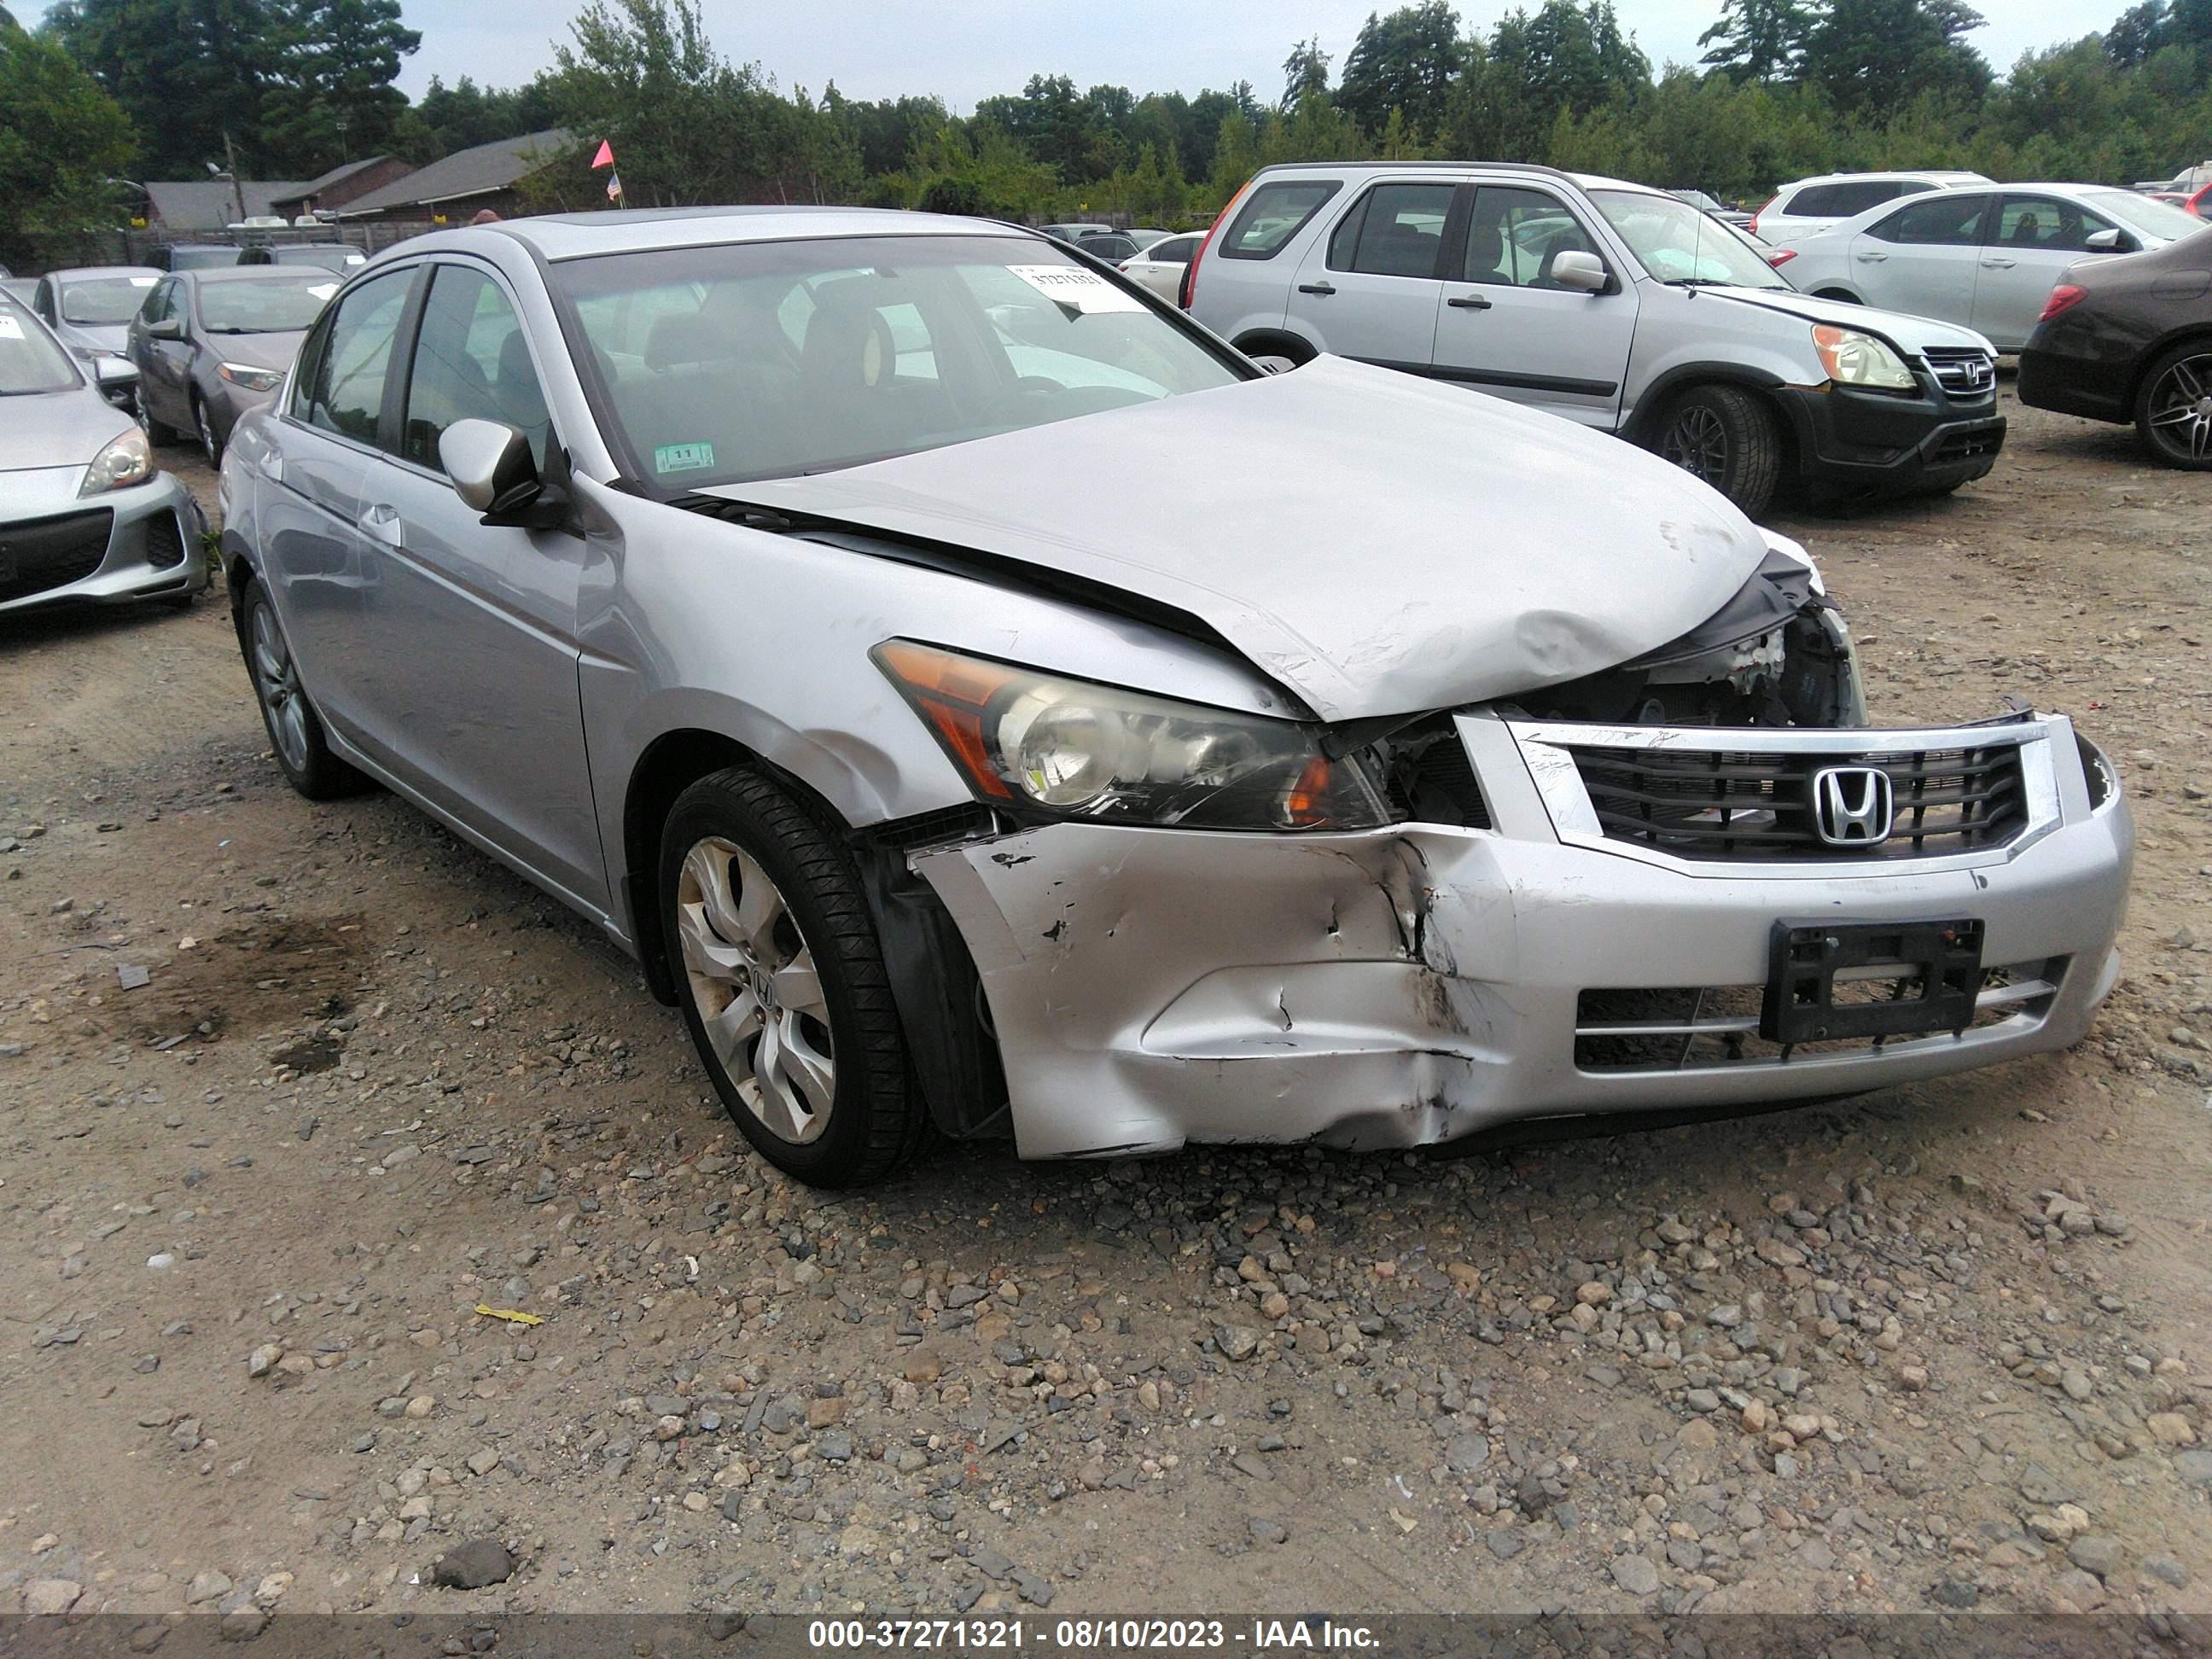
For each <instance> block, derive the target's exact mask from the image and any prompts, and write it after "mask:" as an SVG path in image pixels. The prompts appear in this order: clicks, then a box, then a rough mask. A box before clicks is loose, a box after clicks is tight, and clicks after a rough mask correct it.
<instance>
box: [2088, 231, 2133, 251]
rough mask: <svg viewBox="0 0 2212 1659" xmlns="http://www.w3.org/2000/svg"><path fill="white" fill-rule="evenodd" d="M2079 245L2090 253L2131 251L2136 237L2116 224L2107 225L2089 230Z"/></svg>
mask: <svg viewBox="0 0 2212 1659" xmlns="http://www.w3.org/2000/svg"><path fill="white" fill-rule="evenodd" d="M2081 246H2083V247H2086V248H2087V249H2088V250H2089V252H2092V253H2132V252H2135V249H2136V239H2135V238H2134V237H2132V236H2130V235H2129V234H2127V232H2125V231H2124V230H2122V229H2120V228H2118V226H2115V225H2108V226H2106V228H2104V229H2102V230H2093V231H2091V232H2090V233H2089V234H2088V235H2087V237H2085V238H2084V239H2083V240H2082V243H2081Z"/></svg>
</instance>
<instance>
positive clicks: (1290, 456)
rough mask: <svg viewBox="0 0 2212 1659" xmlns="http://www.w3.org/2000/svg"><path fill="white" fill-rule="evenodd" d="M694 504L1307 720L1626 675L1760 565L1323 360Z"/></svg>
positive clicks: (1601, 440) (1473, 414)
mask: <svg viewBox="0 0 2212 1659" xmlns="http://www.w3.org/2000/svg"><path fill="white" fill-rule="evenodd" d="M711 493H713V494H715V495H723V496H726V497H727V498H729V499H731V500H734V501H746V502H753V503H757V504H759V505H762V506H765V507H772V508H778V509H781V510H783V511H785V512H790V513H804V514H811V515H815V516H818V517H821V518H824V519H829V520H837V521H842V522H843V523H846V524H849V525H855V526H863V527H866V528H869V529H872V530H877V531H880V532H888V533H890V534H892V535H898V536H907V537H915V538H927V539H928V540H931V541H933V542H937V543H940V544H953V545H955V546H958V547H963V548H969V549H972V550H975V551H977V552H980V553H983V554H986V555H990V556H996V557H999V558H1002V559H1007V560H1012V561H1017V562H1021V563H1024V564H1027V565H1030V566H1034V567H1039V568H1044V569H1048V570H1052V571H1058V572H1063V573H1066V574H1069V575H1072V576H1074V577H1077V578H1079V579H1082V580H1085V581H1087V582H1091V583H1097V584H1103V585H1106V586H1111V587H1113V588H1115V589H1118V590H1120V591H1122V592H1129V593H1133V594H1138V595H1141V596H1144V597H1145V598H1146V599H1150V600H1152V602H1154V603H1155V604H1160V605H1169V606H1172V607H1174V608H1176V609H1177V610H1179V611H1183V612H1185V613H1187V614H1188V615H1190V616H1193V617H1197V618H1198V619H1199V620H1200V621H1201V622H1203V623H1206V624H1207V625H1208V626H1209V627H1210V628H1211V629H1212V630H1213V631H1214V632H1215V633H1217V634H1218V635H1220V636H1221V637H1222V638H1224V639H1225V640H1226V641H1229V643H1230V644H1231V645H1232V646H1234V647H1236V648H1237V650H1238V651H1239V652H1241V653H1243V654H1244V656H1246V657H1247V658H1248V659H1249V660H1250V661H1251V662H1252V664H1253V665H1255V666H1256V667H1257V668H1259V669H1260V670H1261V671H1262V672H1264V673H1266V674H1267V675H1268V676H1269V677H1270V678H1273V679H1274V680H1275V681H1277V682H1278V683H1279V684H1283V685H1285V686H1287V687H1288V688H1290V689H1291V690H1292V691H1294V692H1296V693H1297V695H1298V696H1300V697H1302V698H1303V699H1304V702H1306V704H1307V706H1308V707H1309V708H1311V709H1312V710H1313V711H1314V713H1315V714H1317V715H1319V716H1320V717H1321V718H1322V719H1324V720H1354V719H1360V718H1364V717H1366V716H1370V715H1378V714H1410V713H1415V712H1419V711H1424V710H1427V709H1431V708H1452V707H1456V706H1459V705H1462V704H1466V703H1474V702H1485V701H1487V700H1489V699H1491V698H1494V697H1501V696H1510V695H1512V694H1515V693H1518V692H1525V691H1530V690H1535V689H1537V688H1538V687H1541V686H1545V685H1552V684H1559V683H1560V682H1562V681H1565V680H1571V679H1577V678H1581V677H1582V676H1583V675H1585V674H1590V673H1595V672H1596V671H1599V670H1601V669H1605V668H1609V667H1612V666H1613V665H1616V664H1619V663H1622V662H1626V661H1628V660H1629V659H1632V658H1634V657H1637V656H1640V655H1641V654H1643V653H1645V652H1647V651H1650V650H1651V649H1652V648H1654V647H1657V646H1660V645H1662V644H1664V643H1666V642H1667V641H1669V640H1672V639H1674V638H1675V637H1676V636H1678V635H1681V634H1683V633H1686V632H1687V631H1688V630H1689V629H1692V628H1693V627H1695V626H1696V625H1697V624H1698V623H1701V622H1703V621H1705V619H1706V618H1707V617H1710V616H1711V615H1712V614H1713V613H1714V612H1715V611H1717V610H1719V609H1720V608H1721V606H1722V605H1724V604H1726V603H1727V602H1728V601H1729V599H1731V598H1733V597H1734V596H1735V593H1736V592H1737V590H1738V589H1740V588H1741V587H1742V586H1743V585H1744V583H1745V582H1746V581H1747V580H1750V579H1751V576H1752V574H1753V572H1754V571H1756V570H1757V569H1758V568H1759V564H1760V562H1761V561H1763V560H1764V559H1765V556H1766V554H1767V542H1766V539H1765V537H1764V536H1762V534H1761V533H1760V532H1759V530H1758V529H1757V528H1756V527H1755V526H1753V524H1752V523H1751V521H1750V520H1747V519H1746V518H1745V517H1744V516H1743V515H1742V514H1741V513H1738V512H1737V511H1736V510H1735V507H1731V506H1730V505H1729V503H1728V501H1725V500H1724V499H1723V497H1722V496H1721V495H1718V494H1717V492H1715V491H1714V490H1712V489H1709V488H1707V487H1706V486H1705V484H1703V483H1699V482H1698V481H1697V480H1696V479H1695V478H1693V477H1691V476H1690V475H1689V474H1688V473H1686V472H1684V471H1681V470H1680V469H1679V468H1677V467H1674V466H1673V465H1668V463H1666V462H1664V461H1662V460H1660V459H1657V458H1656V457H1655V456H1652V455H1650V454H1647V453H1644V451H1642V450H1639V449H1636V448H1634V447H1631V446H1629V445H1627V444H1625V443H1622V442H1621V441H1619V440H1618V439H1615V438H1611V437H1607V436H1604V435H1601V434H1598V433H1595V432H1593V431H1589V430H1588V429H1586V428H1582V427H1579V426H1577V425H1575V424H1573V423H1572V422H1567V421H1563V420H1559V419H1557V418H1555V417H1553V416H1548V415H1543V414H1540V413H1536V412H1534V411H1531V410H1526V409H1522V408H1520V407H1518V406H1516V405H1514V404H1508V403H1504V402H1501V401H1499V400H1498V399H1496V398H1488V397H1484V396H1481V395H1480V394H1478V393H1475V392H1468V391H1466V390H1463V389H1462V388H1459V387H1455V386H1443V385H1440V384H1437V383H1435V382H1431V381H1425V380H1416V379H1414V378H1413V377H1412V376H1410V375H1407V374H1400V373H1398V372H1396V371H1395V370H1392V369H1383V368H1370V367H1368V366H1366V365H1364V364H1359V363H1354V362H1347V361H1346V360H1345V359H1342V358H1338V357H1321V358H1317V359H1316V360H1315V361H1314V362H1311V363H1310V364H1308V365H1307V366H1306V367H1304V368H1301V369H1298V370H1297V371H1296V372H1295V373H1291V374H1279V375H1274V376H1271V377H1269V378H1267V379H1265V380H1255V381H1250V382H1247V383H1243V384H1240V385H1237V386H1225V387H1222V388H1218V389H1217V390H1214V391H1210V392H1193V393H1191V394H1189V395H1188V396H1185V397H1180V398H1162V399H1160V400H1159V401H1158V402H1156V403H1151V404H1143V405H1141V406H1139V407H1136V408H1131V409H1122V410H1112V411H1109V412H1108V413H1105V414H1102V415H1094V416H1084V417H1080V418H1078V419H1074V420H1069V421H1062V422H1055V423H1053V424H1051V425H1047V426H1040V427H1031V428H1025V429H1024V430H1021V431H1018V432H1009V433H1004V434H1000V435H995V436H993V437H988V438H982V439H978V440H975V441H972V442H968V443H959V444H951V445H948V446H945V447H943V448H939V449H931V450H925V451H922V452H921V453H917V454H912V455H903V456H898V457H896V458H893V459H889V460H883V461H875V462H871V463H869V464H867V465H861V466H854V467H848V468H845V469H843V470H841V471H834V472H824V473H818V474H816V475H814V476H812V477H794V478H779V479H772V480H761V481H756V482H751V483H739V484H733V485H730V486H728V487H726V488H723V489H715V490H714V491H712V492H711ZM1133 524H1142V525H1162V524H1166V525H1172V526H1174V529H1173V530H1172V531H1171V532H1168V533H1166V534H1158V533H1155V534H1150V535H1146V536H1141V537H1139V536H1137V535H1134V534H1131V533H1129V532H1127V530H1126V529H1125V528H1124V526H1129V525H1133ZM1042 666H1044V667H1048V668H1049V667H1051V666H1053V665H1052V664H1049V663H1047V664H1043V665H1042Z"/></svg>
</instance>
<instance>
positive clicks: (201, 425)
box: [192, 398, 222, 471]
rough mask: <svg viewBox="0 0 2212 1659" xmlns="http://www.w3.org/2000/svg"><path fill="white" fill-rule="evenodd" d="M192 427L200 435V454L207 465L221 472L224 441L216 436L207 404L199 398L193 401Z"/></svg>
mask: <svg viewBox="0 0 2212 1659" xmlns="http://www.w3.org/2000/svg"><path fill="white" fill-rule="evenodd" d="M192 426H193V428H195V429H196V430H197V432H198V434H199V440H200V453H201V454H203V455H204V456H206V457H207V464H208V465H210V467H213V468H215V469H216V471H221V470H222V439H220V438H218V437H216V435H215V422H213V421H212V420H210V418H209V416H208V410H207V404H206V402H205V401H204V399H202V398H193V399H192Z"/></svg>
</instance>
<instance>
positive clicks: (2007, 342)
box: [1772, 184, 2205, 352]
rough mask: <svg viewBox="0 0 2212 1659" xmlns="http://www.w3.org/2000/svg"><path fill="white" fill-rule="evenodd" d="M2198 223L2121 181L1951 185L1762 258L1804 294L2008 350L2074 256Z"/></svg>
mask: <svg viewBox="0 0 2212 1659" xmlns="http://www.w3.org/2000/svg"><path fill="white" fill-rule="evenodd" d="M2203 228H2205V227H2204V224H2203V221H2201V220H2198V219H2194V218H2191V216H2189V215H2188V214H2185V213H2184V212H2182V211H2180V210H2179V209H2177V208H2174V207H2172V206H2169V205H2168V204H2166V203H2164V202H2154V201H2152V200H2150V199H2149V198H2148V197H2144V196H2140V195H2137V194H2136V193H2135V192H2134V191H2125V190H2117V189H2112V188H2108V187H2104V186H2098V185H2063V184H2049V185H2037V184H2024V185H2005V186H2004V187H2003V188H2002V189H1998V188H1996V187H1995V186H1991V187H1990V188H1988V189H1971V188H1956V189H1948V190H1942V191H1931V192H1929V193H1928V194H1925V195H1917V196H1914V197H1911V199H1909V200H1907V201H1905V202H1904V203H1901V204H1897V203H1892V204H1885V205H1883V206H1880V207H1876V208H1874V209H1871V210H1869V211H1867V212H1865V213H1862V214H1860V215H1858V216H1857V217H1855V218H1852V219H1848V220H1845V221H1844V222H1843V223H1841V224H1838V225H1836V226H1833V227H1832V228H1829V229H1827V230H1824V231H1820V232H1818V233H1815V234H1812V235H1810V236H1807V237H1805V238H1803V239H1802V240H1799V241H1797V242H1796V243H1794V244H1792V245H1791V246H1788V247H1784V248H1783V249H1781V250H1779V251H1778V252H1776V253H1775V254H1774V255H1773V256H1772V260H1773V263H1774V264H1775V265H1776V267H1777V268H1778V270H1781V271H1783V273H1784V275H1785V276H1788V277H1789V278H1790V281H1791V283H1794V284H1795V285H1796V287H1798V288H1800V289H1803V290H1804V291H1805V292H1807V293H1808V294H1814V295H1820V296H1821V297H1823V298H1826V299H1832V300H1846V301H1852V302H1853V303H1864V304H1869V305H1877V306H1884V307H1888V308H1890V309H1892V310H1897V311H1910V312H1915V313H1918V314H1920V315H1922V316H1925V317H1936V318H1941V319H1944V320H1945V321H1948V322H1954V323H1958V324H1960V325H1964V326H1966V327H1969V328H1972V329H1974V330H1976V331H1978V332H1980V333H1982V334H1983V335H1985V336H1986V337H1988V338H1989V339H1990V342H1991V343H1993V344H1995V345H1996V348H1997V349H1998V350H2000V351H2004V352H2016V351H2018V350H2019V349H2021V346H2023V345H2025V344H2026V343H2027V337H2028V335H2029V333H2030V332H2031V331H2033V329H2034V327H2035V324H2036V320H2037V319H2038V318H2039V317H2040V316H2041V315H2042V313H2043V302H2044V301H2045V300H2046V299H2047V298H2049V297H2050V294H2051V289H2052V288H2054V287H2055V286H2057V283H2058V281H2059V279H2060V277H2061V276H2063V275H2064V273H2065V271H2066V270H2067V269H2068V267H2069V266H2070V265H2072V264H2075V262H2076V261H2077V260H2079V259H2081V258H2082V257H2083V256H2084V255H2087V254H2092V253H2132V252H2137V251H2140V250H2142V249H2148V248H2158V247H2164V246H2166V244H2167V243H2169V242H2172V241H2176V240H2179V239H2181V238H2183V237H2185V236H2194V235H2196V234H2197V233H2198V232H2200V231H2202V230H2203Z"/></svg>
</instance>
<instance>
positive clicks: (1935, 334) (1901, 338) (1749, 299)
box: [1698, 288, 1997, 357]
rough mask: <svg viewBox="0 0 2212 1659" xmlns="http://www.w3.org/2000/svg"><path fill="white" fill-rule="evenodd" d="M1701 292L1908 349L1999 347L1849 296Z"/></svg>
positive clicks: (1993, 351)
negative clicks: (1858, 303)
mask: <svg viewBox="0 0 2212 1659" xmlns="http://www.w3.org/2000/svg"><path fill="white" fill-rule="evenodd" d="M1698 294H1699V298H1701V299H1703V298H1706V297H1709V296H1710V297H1717V298H1721V299H1728V300H1738V301H1742V303H1744V304H1745V305H1747V306H1759V307H1763V308H1764V309H1765V310H1768V311H1778V312H1781V313H1783V314H1784V316H1789V317H1802V318H1803V319H1805V320H1806V321H1807V322H1808V323H1834V324H1835V325H1838V327H1841V328H1862V329H1864V330H1865V331H1867V332H1868V333H1869V334H1879V335H1880V336H1881V337H1882V338H1883V339H1885V340H1887V341H1890V342H1891V343H1893V344H1896V345H1899V346H1902V347H1903V348H1904V349H1905V350H1907V351H1925V350H1926V349H1928V348H1929V346H1950V347H1954V348H1955V347H1960V346H1978V347H1980V348H1981V349H1983V350H1984V351H1986V352H1988V353H1989V354H1990V356H1992V357H1994V356H1996V350H1997V349H1996V347H1995V346H1993V345H1991V344H1990V343H1989V341H1988V340H1986V339H1984V337H1982V336H1981V335H1979V334H1977V333H1975V332H1974V331H1973V330H1972V329H1971V328H1960V326H1959V325H1957V324H1956V323H1939V322H1937V321H1936V319H1934V318H1933V317H1909V316H1907V315H1906V314H1905V313H1903V312H1901V311H1877V310H1875V308H1874V307H1872V306H1855V305H1853V304H1851V303H1850V301H1848V300H1820V299H1815V298H1814V296H1813V295H1809V294H1800V293H1798V292H1797V290H1796V289H1781V288H1707V289H1699V290H1698Z"/></svg>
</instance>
